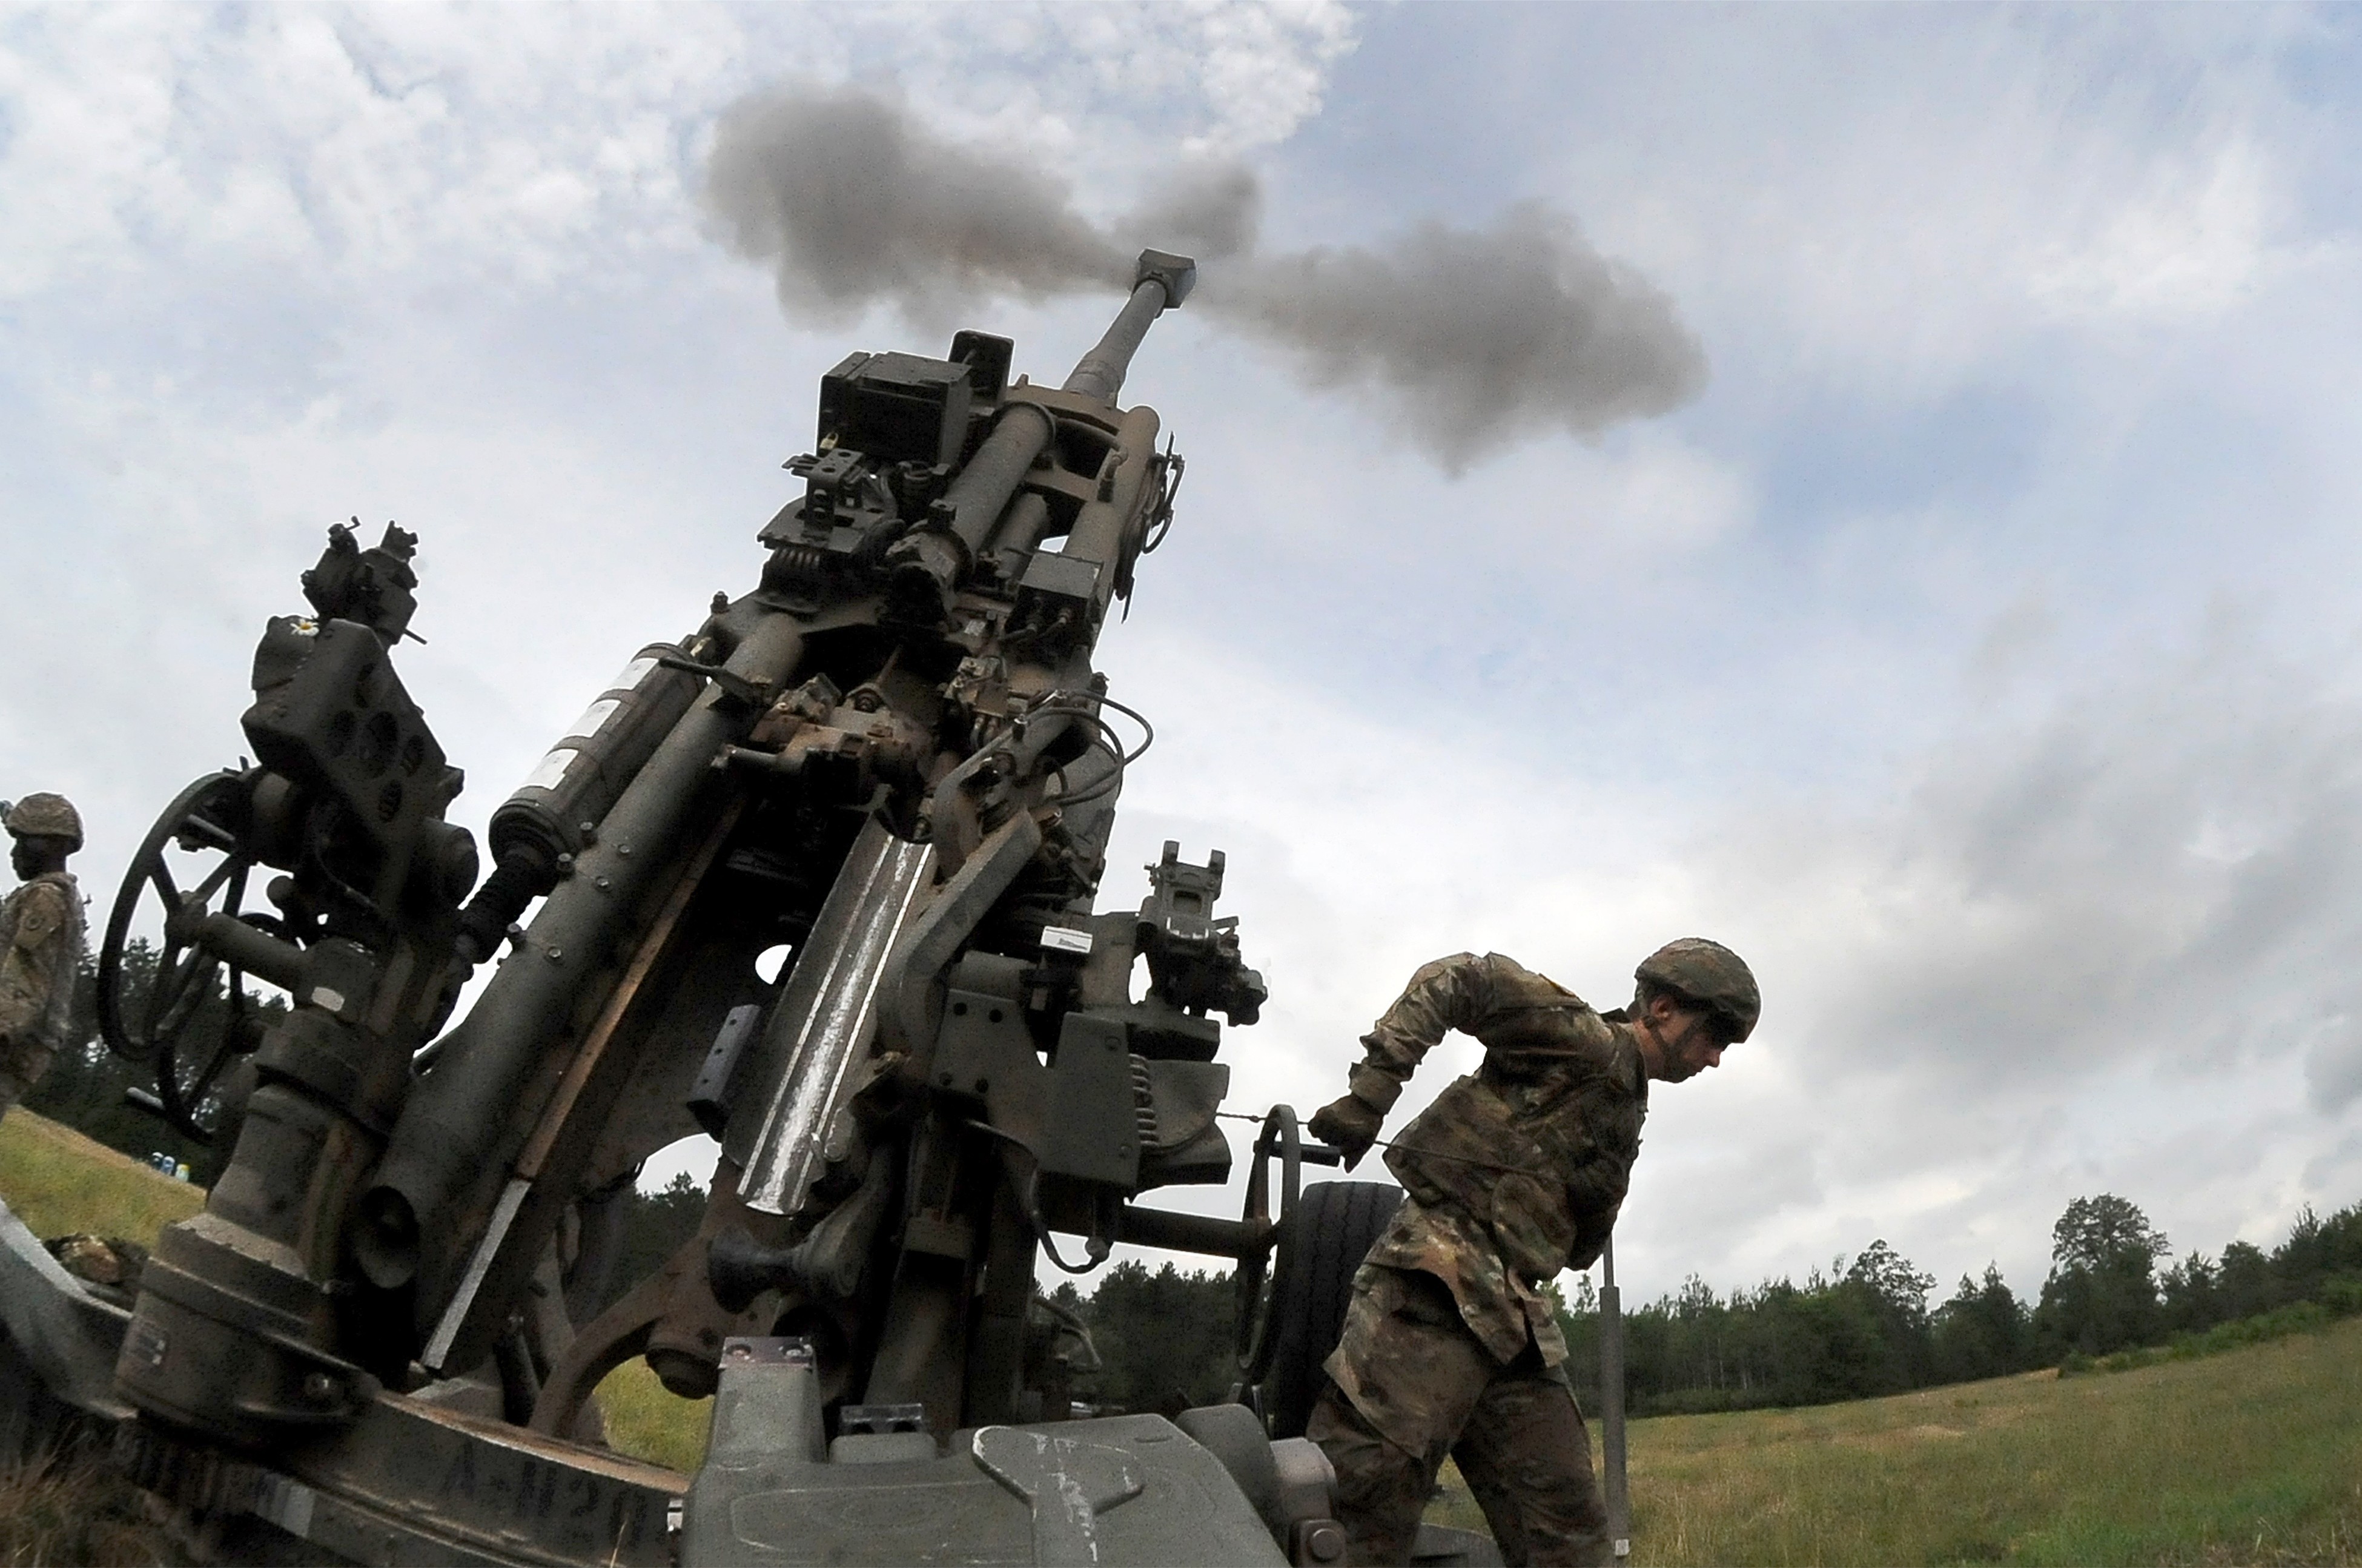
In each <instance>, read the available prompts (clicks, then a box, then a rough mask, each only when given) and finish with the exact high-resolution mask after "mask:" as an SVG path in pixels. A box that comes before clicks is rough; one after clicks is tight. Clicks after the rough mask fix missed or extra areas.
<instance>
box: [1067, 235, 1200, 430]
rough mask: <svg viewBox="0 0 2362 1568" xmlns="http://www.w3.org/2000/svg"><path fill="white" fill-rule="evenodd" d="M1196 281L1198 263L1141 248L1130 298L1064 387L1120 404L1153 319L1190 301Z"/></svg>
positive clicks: (1160, 251)
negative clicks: (1117, 396) (1118, 396)
mask: <svg viewBox="0 0 2362 1568" xmlns="http://www.w3.org/2000/svg"><path fill="white" fill-rule="evenodd" d="M1197 281H1198V264H1197V263H1196V262H1194V261H1191V260H1189V259H1187V258H1185V257H1180V256H1174V255H1169V254H1167V253H1166V252H1164V251H1162V250H1143V251H1142V252H1141V253H1140V268H1139V271H1138V272H1137V273H1136V274H1135V275H1134V278H1133V282H1132V286H1131V299H1130V300H1128V301H1127V302H1125V304H1124V307H1123V310H1122V311H1121V313H1120V314H1119V315H1117V316H1116V318H1115V321H1114V324H1113V325H1111V326H1109V328H1108V329H1107V334H1106V336H1105V337H1101V338H1100V339H1099V340H1098V346H1097V347H1096V348H1092V350H1091V351H1090V352H1089V353H1087V354H1086V355H1084V356H1083V357H1082V359H1080V360H1078V361H1077V362H1076V365H1075V370H1074V373H1073V374H1072V375H1070V376H1068V377H1067V378H1066V385H1065V390H1066V391H1068V392H1081V393H1082V394H1083V395H1084V396H1086V397H1091V398H1096V399H1098V401H1099V402H1101V403H1113V402H1115V394H1116V393H1117V392H1121V391H1122V390H1123V378H1124V374H1125V372H1127V371H1128V370H1131V357H1132V355H1133V354H1134V353H1135V352H1137V351H1138V349H1139V348H1140V340H1141V339H1142V338H1143V337H1147V336H1148V326H1149V323H1151V322H1153V321H1154V320H1155V319H1156V318H1157V317H1158V316H1159V315H1163V314H1164V312H1165V311H1166V310H1168V309H1172V308H1175V307H1176V306H1178V305H1179V304H1181V302H1182V301H1183V300H1185V299H1187V298H1188V297H1189V291H1190V289H1191V288H1192V287H1193V286H1195V284H1196V282H1197Z"/></svg>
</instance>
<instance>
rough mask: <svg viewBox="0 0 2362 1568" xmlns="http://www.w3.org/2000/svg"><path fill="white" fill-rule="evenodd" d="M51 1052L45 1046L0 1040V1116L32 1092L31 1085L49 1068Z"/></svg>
mask: <svg viewBox="0 0 2362 1568" xmlns="http://www.w3.org/2000/svg"><path fill="white" fill-rule="evenodd" d="M50 1055H52V1053H51V1052H50V1048H49V1047H48V1046H46V1045H30V1044H27V1043H23V1042H20V1041H14V1040H0V1116H6V1115H7V1114H8V1112H9V1111H11V1110H14V1109H16V1105H17V1101H18V1100H20V1099H24V1098H25V1097H26V1096H27V1095H28V1094H30V1093H32V1092H33V1086H34V1085H35V1084H37V1083H39V1082H40V1081H41V1075H42V1074H43V1073H46V1072H48V1071H49V1070H50Z"/></svg>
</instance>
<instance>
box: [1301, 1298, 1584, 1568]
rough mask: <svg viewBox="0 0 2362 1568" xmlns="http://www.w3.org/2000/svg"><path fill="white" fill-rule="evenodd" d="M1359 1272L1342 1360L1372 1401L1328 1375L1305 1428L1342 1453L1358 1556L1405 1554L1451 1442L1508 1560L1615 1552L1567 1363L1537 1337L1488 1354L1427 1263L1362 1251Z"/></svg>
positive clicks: (1343, 1490) (1561, 1560) (1514, 1563)
mask: <svg viewBox="0 0 2362 1568" xmlns="http://www.w3.org/2000/svg"><path fill="white" fill-rule="evenodd" d="M1355 1286H1356V1290H1355V1298H1354V1302H1353V1306H1352V1311H1351V1313H1350V1314H1349V1316H1348V1320H1347V1330H1346V1334H1345V1339H1344V1342H1343V1343H1342V1344H1341V1346H1340V1347H1339V1354H1340V1355H1341V1356H1345V1357H1347V1358H1349V1363H1348V1365H1347V1366H1346V1367H1344V1368H1341V1369H1340V1370H1341V1373H1342V1374H1343V1375H1347V1376H1348V1377H1349V1380H1350V1381H1352V1383H1353V1384H1354V1385H1356V1386H1358V1387H1359V1389H1360V1390H1361V1396H1362V1399H1363V1402H1364V1403H1367V1404H1370V1405H1372V1406H1374V1407H1376V1408H1374V1409H1372V1410H1369V1411H1366V1412H1365V1411H1364V1410H1363V1409H1362V1408H1359V1407H1358V1406H1357V1405H1356V1403H1355V1402H1354V1401H1353V1400H1352V1399H1350V1398H1348V1397H1345V1395H1344V1394H1343V1393H1342V1392H1341V1390H1340V1389H1339V1388H1338V1386H1337V1385H1336V1383H1335V1382H1334V1381H1333V1380H1332V1381H1331V1382H1330V1385H1329V1387H1328V1388H1327V1390H1326V1391H1325V1392H1323V1393H1322V1395H1321V1397H1320V1402H1319V1405H1318V1406H1316V1407H1315V1408H1314V1409H1313V1412H1312V1419H1311V1421H1310V1422H1309V1423H1308V1425H1307V1427H1306V1429H1305V1436H1307V1437H1308V1438H1310V1439H1311V1440H1312V1441H1314V1442H1317V1443H1319V1445H1320V1448H1321V1451H1322V1452H1325V1453H1327V1454H1328V1456H1329V1463H1330V1464H1332V1465H1334V1466H1335V1467H1336V1470H1337V1513H1338V1519H1339V1522H1340V1523H1341V1524H1343V1525H1344V1527H1345V1536H1346V1542H1347V1547H1348V1551H1349V1553H1350V1555H1351V1558H1352V1562H1354V1563H1356V1564H1378V1563H1407V1562H1409V1561H1410V1553H1411V1546H1412V1543H1413V1542H1414V1541H1415V1540H1417V1538H1418V1519H1419V1515H1420V1513H1421V1512H1423V1511H1424V1510H1425V1508H1426V1507H1427V1500H1428V1498H1429V1496H1431V1495H1432V1494H1433V1492H1434V1490H1435V1476H1436V1472H1437V1471H1438V1470H1439V1469H1440V1468H1441V1467H1442V1464H1443V1459H1444V1455H1445V1454H1447V1453H1448V1454H1450V1455H1451V1457H1452V1458H1453V1459H1455V1460H1457V1461H1458V1462H1459V1464H1460V1474H1462V1476H1463V1477H1464V1478H1465V1479H1466V1480H1467V1482H1468V1486H1469V1490H1470V1491H1471V1492H1473V1494H1474V1495H1475V1498H1476V1502H1477V1505H1478V1506H1479V1507H1482V1508H1483V1509H1484V1510H1485V1522H1486V1523H1487V1524H1489V1525H1491V1526H1492V1529H1493V1539H1494V1540H1495V1541H1496V1542H1497V1543H1498V1544H1499V1546H1500V1548H1501V1556H1502V1558H1503V1560H1504V1561H1506V1562H1507V1563H1508V1564H1509V1565H1510V1568H1525V1565H1527V1564H1532V1565H1534V1568H1542V1565H1544V1564H1585V1565H1588V1564H1604V1563H1606V1562H1609V1561H1610V1552H1609V1543H1608V1539H1607V1508H1606V1504H1605V1503H1604V1502H1603V1501H1602V1500H1601V1498H1600V1495H1599V1486H1598V1484H1597V1483H1596V1482H1595V1480H1594V1479H1593V1478H1592V1474H1591V1440H1590V1437H1589V1434H1587V1433H1586V1432H1585V1431H1584V1426H1583V1413H1582V1412H1581V1411H1580V1410H1578V1409H1576V1408H1575V1404H1574V1396H1573V1393H1571V1392H1570V1391H1569V1390H1568V1388H1567V1386H1566V1382H1565V1378H1564V1375H1563V1374H1562V1373H1560V1372H1559V1371H1558V1370H1557V1369H1556V1368H1554V1367H1548V1366H1544V1365H1543V1364H1542V1359H1541V1355H1540V1353H1539V1352H1538V1351H1536V1350H1535V1349H1534V1347H1533V1346H1532V1345H1531V1344H1529V1345H1527V1347H1526V1348H1525V1350H1524V1351H1523V1352H1522V1353H1520V1354H1519V1355H1518V1358H1517V1359H1516V1360H1514V1361H1512V1362H1510V1363H1508V1364H1507V1365H1504V1364H1501V1363H1500V1362H1497V1361H1496V1360H1494V1359H1493V1356H1492V1355H1491V1353H1489V1352H1487V1351H1486V1350H1485V1347H1484V1346H1483V1345H1482V1344H1480V1343H1479V1342H1477V1340H1476V1336H1475V1335H1473V1334H1472V1333H1470V1332H1469V1331H1468V1330H1467V1327H1466V1326H1465V1325H1464V1324H1462V1321H1461V1320H1460V1311H1459V1309H1458V1307H1457V1306H1456V1305H1455V1304H1454V1302H1453V1301H1452V1298H1451V1292H1450V1291H1449V1290H1447V1289H1446V1288H1445V1287H1444V1286H1443V1284H1442V1282H1441V1281H1440V1280H1438V1279H1435V1278H1434V1277H1433V1276H1431V1275H1425V1274H1416V1273H1410V1272H1407V1271H1405V1270H1400V1269H1391V1268H1378V1267H1375V1266H1371V1265H1365V1266H1364V1267H1363V1273H1362V1277H1361V1278H1360V1279H1358V1280H1356V1281H1355ZM1331 1365H1332V1366H1334V1365H1336V1364H1335V1363H1333V1362H1332V1363H1331Z"/></svg>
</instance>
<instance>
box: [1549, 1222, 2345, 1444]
mask: <svg viewBox="0 0 2362 1568" xmlns="http://www.w3.org/2000/svg"><path fill="white" fill-rule="evenodd" d="M2170 1253H2171V1248H2170V1246H2169V1243H2168V1242H2167V1239H2166V1237H2165V1236H2164V1235H2163V1234H2162V1233H2161V1232H2160V1231H2158V1229H2157V1228H2156V1227H2155V1226H2154V1225H2153V1224H2151V1223H2150V1221H2149V1220H2148V1217H2147V1215H2146V1214H2144V1213H2142V1212H2141V1210H2140V1209H2139V1208H2138V1207H2137V1206H2136V1205H2135V1204H2133V1203H2132V1202H2130V1201H2129V1200H2128V1199H2125V1198H2120V1197H2117V1196H2116V1195H2114V1194H2113V1193H2102V1194H2100V1195H2098V1196H2097V1197H2092V1198H2077V1199H2076V1200H2075V1201H2074V1202H2072V1203H2070V1204H2069V1205H2068V1206H2067V1209H2066V1211H2065V1212H2064V1213H2062V1214H2061V1215H2060V1216H2059V1217H2058V1223H2057V1224H2056V1225H2054V1226H2053V1227H2052V1229H2051V1266H2050V1272H2049V1275H2048V1276H2047V1278H2045V1279H2044V1281H2043V1284H2042V1290H2041V1294H2040V1296H2039V1297H2037V1298H2036V1300H2035V1301H2033V1302H2032V1303H2031V1304H2029V1303H2027V1302H2025V1301H2024V1300H2021V1299H2020V1298H2019V1297H2018V1296H2017V1295H2016V1294H2015V1293H2014V1291H2012V1290H2011V1289H2010V1287H2009V1286H2008V1284H2007V1283H2006V1282H2005V1281H2004V1280H2003V1278H2002V1276H2001V1272H2000V1270H1998V1269H1997V1268H1995V1267H1993V1266H1992V1265H1991V1264H1988V1265H1987V1266H1986V1268H1985V1270H1984V1273H1983V1275H1981V1276H1971V1275H1962V1276H1961V1279H1960V1282H1959V1287H1958V1288H1957V1289H1955V1290H1954V1291H1953V1293H1952V1294H1951V1296H1950V1297H1948V1298H1947V1299H1945V1300H1942V1301H1940V1302H1937V1303H1935V1304H1933V1305H1932V1306H1931V1305H1930V1300H1929V1298H1930V1295H1931V1293H1932V1292H1933V1291H1934V1289H1935V1286H1936V1281H1935V1278H1934V1276H1932V1275H1927V1274H1925V1273H1922V1272H1921V1271H1920V1270H1919V1269H1917V1268H1915V1266H1913V1264H1911V1262H1910V1261H1909V1260H1908V1259H1906V1258H1904V1257H1903V1256H1902V1255H1901V1254H1900V1253H1896V1252H1895V1251H1894V1250H1893V1248H1892V1247H1890V1246H1888V1245H1887V1244H1886V1242H1883V1241H1878V1242H1871V1244H1870V1246H1869V1247H1868V1248H1867V1249H1865V1250H1864V1251H1863V1252H1861V1253H1860V1254H1858V1255H1857V1256H1855V1257H1854V1258H1853V1259H1852V1261H1851V1262H1846V1261H1845V1260H1844V1259H1842V1258H1840V1259H1839V1260H1838V1262H1837V1263H1836V1264H1832V1265H1831V1267H1830V1268H1828V1269H1827V1270H1821V1269H1815V1270H1813V1271H1812V1272H1811V1273H1810V1274H1808V1275H1806V1276H1805V1280H1804V1282H1803V1283H1802V1284H1801V1285H1800V1284H1798V1283H1796V1282H1795V1281H1794V1279H1793V1278H1788V1277H1783V1278H1779V1279H1772V1280H1767V1281H1765V1282H1764V1283H1763V1284H1762V1285H1760V1286H1757V1287H1756V1288H1755V1289H1753V1290H1734V1291H1732V1292H1731V1293H1730V1294H1729V1295H1727V1296H1718V1295H1716V1292H1715V1291H1714V1290H1713V1289H1712V1288H1710V1287H1709V1286H1706V1285H1705V1282H1704V1281H1702V1280H1700V1279H1698V1278H1697V1277H1696V1276H1695V1275H1693V1276H1691V1278H1690V1279H1689V1280H1687V1281H1686V1282H1685V1283H1684V1284H1683V1286H1682V1288H1681V1289H1680V1290H1679V1291H1677V1292H1674V1293H1672V1294H1671V1295H1667V1296H1664V1297H1659V1298H1658V1299H1657V1300H1655V1301H1653V1302H1651V1303H1650V1304H1649V1305H1647V1306H1645V1307H1642V1308H1640V1309H1638V1310H1635V1311H1628V1312H1627V1313H1626V1314H1625V1315H1624V1341H1625V1376H1626V1390H1627V1393H1626V1398H1627V1404H1628V1408H1630V1409H1631V1410H1632V1411H1633V1412H1634V1413H1636V1414H1641V1415H1650V1414H1673V1413H1687V1412H1697V1411H1707V1410H1736V1409H1747V1408H1757V1407H1765V1406H1794V1405H1818V1404H1828V1403H1832V1402H1835V1401H1838V1400H1844V1399H1860V1398H1869V1397H1874V1396H1877V1395H1882V1394H1899V1393H1903V1392H1905V1391H1907V1390H1910V1389H1914V1388H1924V1387H1928V1386H1934V1385H1938V1384H1946V1383H1963V1382H1969V1381H1972V1380H1974V1379H1977V1378H1983V1377H1999V1376H2003V1375H2007V1374H2010V1373H2016V1372H2028V1371H2032V1370H2034V1369H2036V1368H2037V1367H2045V1366H2058V1365H2062V1364H2064V1365H2068V1366H2070V1367H2071V1366H2074V1365H2077V1364H2081V1363H2083V1362H2087V1361H2089V1360H2091V1359H2092V1358H2095V1357H2099V1356H2103V1355H2109V1354H2112V1353H2117V1352H2121V1351H2127V1350H2132V1349H2136V1348H2139V1347H2147V1346H2156V1345H2162V1344H2165V1343H2167V1342H2170V1341H2173V1340H2175V1339H2176V1338H2178V1337H2181V1336H2195V1335H2198V1334H2202V1333H2204V1332H2206V1331H2209V1330H2212V1329H2215V1328H2217V1327H2219V1326H2221V1325H2224V1324H2229V1323H2235V1322H2241V1321H2246V1320H2253V1319H2255V1318H2257V1317H2258V1316H2259V1315H2261V1314H2265V1313H2268V1312H2272V1311H2275V1310H2278V1309H2285V1308H2289V1307H2292V1306H2296V1305H2298V1304H2300V1303H2306V1302H2312V1303H2317V1304H2322V1305H2323V1306H2326V1307H2329V1308H2331V1309H2334V1310H2338V1311H2347V1310H2352V1309H2354V1308H2355V1307H2356V1305H2357V1304H2362V1204H2356V1205H2355V1206H2354V1207H2352V1208H2348V1209H2340V1210H2339V1211H2338V1212H2336V1213H2334V1214H2333V1215H2331V1216H2329V1217H2328V1218H2327V1219H2323V1218H2322V1217H2321V1216H2319V1215H2317V1214H2315V1213H2314V1212H2313V1211H2312V1209H2310V1208H2308V1209H2305V1210H2304V1211H2303V1212H2302V1213H2301V1214H2300V1215H2299V1216H2298V1217H2297V1220H2296V1221H2295V1223H2294V1225H2293V1226H2292V1227H2291V1228H2290V1231H2289V1234H2288V1236H2287V1238H2286V1239H2285V1240H2283V1241H2282V1242H2280V1243H2279V1245H2278V1246H2276V1247H2274V1248H2272V1249H2271V1250H2270V1251H2269V1252H2266V1251H2265V1250H2263V1249H2262V1248H2259V1247H2257V1246H2255V1245H2254V1244H2252V1243H2250V1242H2230V1243H2229V1244H2228V1245H2226V1246H2224V1249H2223V1250H2222V1252H2221V1253H2220V1254H2219V1255H2216V1256H2213V1257H2209V1256H2208V1255H2207V1254H2206V1253H2191V1254H2189V1255H2188V1256H2187V1257H2184V1258H2183V1259H2182V1260H2181V1261H2180V1262H2179V1263H2177V1264H2173V1265H2172V1266H2171V1267H2169V1268H2164V1269H2160V1268H2159V1266H2158V1265H2159V1264H2160V1262H2161V1261H2162V1260H2163V1259H2164V1258H2166V1257H2167V1256H2169V1255H2170ZM1560 1321H1561V1324H1562V1327H1563V1328H1564V1329H1565V1331H1566V1334H1567V1341H1568V1346H1569V1350H1570V1352H1571V1354H1570V1356H1569V1361H1568V1369H1569V1372H1570V1374H1571V1375H1572V1379H1573V1382H1574V1384H1575V1387H1576V1390H1577V1393H1578V1394H1585V1393H1588V1394H1590V1395H1592V1396H1593V1397H1595V1395H1596V1390H1597V1386H1598V1364H1599V1363H1598V1349H1599V1333H1600V1326H1599V1325H1600V1320H1599V1312H1598V1302H1597V1297H1596V1294H1595V1291H1594V1290H1593V1288H1592V1285H1591V1281H1590V1279H1589V1278H1588V1277H1587V1276H1579V1277H1578V1281H1577V1285H1576V1289H1575V1297H1574V1299H1573V1302H1572V1303H1570V1306H1569V1309H1568V1310H1567V1311H1566V1312H1564V1313H1563V1314H1562V1315H1561V1319H1560Z"/></svg>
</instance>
